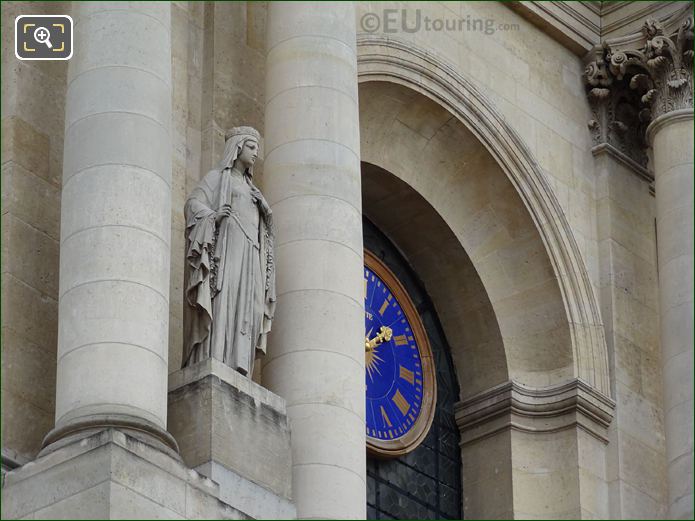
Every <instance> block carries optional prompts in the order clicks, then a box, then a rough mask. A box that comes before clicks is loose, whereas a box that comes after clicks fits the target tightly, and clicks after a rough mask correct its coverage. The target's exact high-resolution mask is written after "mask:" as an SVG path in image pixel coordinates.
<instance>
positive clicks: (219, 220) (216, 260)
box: [183, 127, 275, 378]
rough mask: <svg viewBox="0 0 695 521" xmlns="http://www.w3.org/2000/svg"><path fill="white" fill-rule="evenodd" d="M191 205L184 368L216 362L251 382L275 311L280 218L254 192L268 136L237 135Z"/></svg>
mask: <svg viewBox="0 0 695 521" xmlns="http://www.w3.org/2000/svg"><path fill="white" fill-rule="evenodd" d="M225 141H226V144H225V150H224V157H223V158H222V161H221V162H220V163H219V165H218V166H217V168H215V169H213V170H211V171H210V172H208V174H207V175H206V176H205V177H204V178H203V180H202V181H201V182H200V183H199V184H198V186H196V188H195V189H194V190H193V192H192V193H191V195H190V196H189V197H188V199H187V201H186V206H185V209H184V211H185V215H186V266H185V290H184V291H185V298H184V350H183V366H184V367H185V366H188V365H191V364H194V363H196V362H199V361H201V360H204V359H206V358H209V357H212V358H215V359H217V360H220V361H222V362H224V363H225V364H227V365H228V366H230V367H232V368H233V369H235V370H236V371H239V372H240V373H241V374H243V375H247V376H248V377H249V378H250V377H251V373H252V371H253V364H254V361H255V359H256V358H257V357H258V356H261V355H263V354H265V346H266V336H267V334H268V332H269V331H270V324H271V321H272V319H273V312H274V307H275V268H274V263H273V232H272V212H271V210H270V207H269V206H268V203H267V202H266V200H265V199H264V197H263V195H262V194H261V192H260V190H259V189H258V188H256V186H254V184H253V165H254V163H255V162H256V159H257V157H258V151H259V141H260V136H259V134H258V131H256V130H255V129H253V128H251V127H237V128H233V129H231V130H230V131H229V132H227V134H226V136H225Z"/></svg>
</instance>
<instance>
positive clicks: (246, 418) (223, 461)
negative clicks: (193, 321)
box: [168, 359, 296, 519]
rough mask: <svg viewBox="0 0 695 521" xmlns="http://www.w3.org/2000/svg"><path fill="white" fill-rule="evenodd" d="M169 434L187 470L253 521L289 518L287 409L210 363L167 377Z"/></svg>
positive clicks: (291, 512)
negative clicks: (208, 481)
mask: <svg viewBox="0 0 695 521" xmlns="http://www.w3.org/2000/svg"><path fill="white" fill-rule="evenodd" d="M168 426H169V429H170V432H171V433H172V434H173V436H174V437H175V438H176V440H177V441H178V443H179V448H180V452H181V456H182V457H183V459H184V461H185V462H186V464H187V465H188V466H189V467H191V468H193V469H195V470H197V471H198V472H200V473H201V474H203V475H205V476H207V477H209V478H210V479H212V480H214V481H215V482H217V483H218V484H219V486H220V498H222V499H223V500H224V501H225V502H227V503H229V504H230V505H234V507H235V508H238V509H239V510H241V511H243V512H245V513H246V514H248V515H249V516H251V517H253V518H264V519H267V518H284V519H288V518H294V517H295V515H296V512H295V508H294V505H293V504H292V502H291V500H290V497H291V488H292V458H291V452H290V430H289V426H288V423H287V416H286V413H285V401H284V400H283V399H282V398H280V397H279V396H277V395H275V394H273V393H271V392H270V391H268V390H267V389H265V388H263V387H261V386H260V385H258V384H256V383H254V382H252V381H251V380H249V379H248V378H245V377H244V376H242V375H240V374H239V373H237V372H236V371H234V370H232V369H231V368H229V367H227V366H226V365H224V364H222V363H220V362H218V361H217V360H214V359H208V360H205V361H203V362H200V363H198V364H195V365H193V366H190V367H186V368H184V369H181V370H180V371H177V372H175V373H173V374H172V375H171V376H170V377H169V421H168Z"/></svg>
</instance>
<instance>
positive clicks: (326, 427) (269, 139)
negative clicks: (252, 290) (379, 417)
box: [263, 2, 366, 518]
mask: <svg viewBox="0 0 695 521" xmlns="http://www.w3.org/2000/svg"><path fill="white" fill-rule="evenodd" d="M267 33H268V40H267V58H266V60H267V61H266V74H267V79H266V112H265V116H266V119H265V134H266V139H265V166H264V187H263V188H264V190H265V193H266V194H267V197H268V200H269V202H270V204H271V206H272V208H273V212H274V218H275V224H276V252H277V284H278V303H277V313H276V319H275V322H274V323H273V331H272V333H271V336H270V345H269V348H268V356H267V357H266V359H265V360H264V362H263V384H264V385H267V386H268V387H269V388H270V389H272V390H273V391H274V392H276V393H278V394H279V395H280V396H282V397H284V398H285V399H286V400H287V413H288V416H289V419H290V426H291V432H292V458H293V478H292V479H293V495H294V498H293V499H294V501H295V502H296V506H297V515H298V516H299V517H301V518H364V517H365V516H366V497H365V494H366V485H365V479H366V478H365V473H366V469H365V466H366V463H365V434H364V432H365V426H364V407H365V395H364V385H365V384H364V353H363V347H362V346H363V344H364V304H363V278H364V277H363V251H362V220H361V219H362V209H361V194H360V165H359V121H358V105H357V63H356V33H355V20H354V6H353V4H352V2H347V3H342V2H340V3H338V2H336V3H335V4H331V5H323V4H322V5H320V6H318V7H317V4H316V3H311V2H306V3H305V2H301V3H295V2H292V3H285V2H277V3H276V2H273V3H271V4H269V13H268V29H267Z"/></svg>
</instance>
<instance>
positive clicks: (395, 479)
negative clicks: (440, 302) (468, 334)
mask: <svg viewBox="0 0 695 521" xmlns="http://www.w3.org/2000/svg"><path fill="white" fill-rule="evenodd" d="M363 230H364V247H365V248H366V249H368V250H370V251H372V252H373V253H374V254H376V255H377V256H378V257H379V258H381V259H382V260H383V261H384V262H385V263H386V264H387V266H388V267H389V268H390V269H391V271H393V272H394V274H395V275H396V276H397V277H398V278H399V279H400V281H401V283H402V284H403V286H404V287H405V289H406V290H407V291H408V294H409V295H410V297H411V299H412V300H413V303H414V304H415V306H416V307H417V310H418V313H419V314H420V317H421V318H422V322H423V324H424V325H425V329H426V332H427V335H428V337H429V341H430V345H431V348H432V355H433V357H434V362H435V366H436V374H437V408H436V411H435V416H434V421H433V422H432V428H431V429H430V432H429V434H428V435H427V437H426V438H425V440H424V441H423V443H422V444H421V445H420V446H419V447H418V448H417V449H415V450H414V451H413V452H411V453H410V454H406V455H405V456H401V457H400V458H397V459H392V460H380V459H376V458H372V457H368V458H367V517H368V518H369V519H461V518H463V511H462V508H461V449H460V448H459V433H458V428H457V427H456V422H455V421H454V403H455V402H456V400H457V399H458V395H459V388H458V383H457V380H456V374H455V372H454V365H453V362H452V360H451V354H450V351H449V346H448V344H447V342H446V338H445V337H444V332H443V331H442V328H441V325H440V324H439V320H438V318H437V315H436V313H435V310H434V306H433V305H432V302H431V301H430V299H429V297H428V296H427V293H426V292H425V290H424V288H423V286H422V284H421V283H420V281H419V280H418V278H417V276H416V275H415V273H413V271H412V270H411V269H410V267H409V266H408V264H407V262H406V261H405V259H404V258H403V256H402V255H400V253H399V252H398V250H397V248H396V247H395V246H394V245H393V244H392V243H391V242H390V241H389V240H388V239H387V238H386V237H385V236H384V235H383V234H382V233H381V232H380V231H379V230H378V229H377V228H376V227H375V226H374V225H373V224H372V223H370V222H369V221H368V220H367V219H364V223H363Z"/></svg>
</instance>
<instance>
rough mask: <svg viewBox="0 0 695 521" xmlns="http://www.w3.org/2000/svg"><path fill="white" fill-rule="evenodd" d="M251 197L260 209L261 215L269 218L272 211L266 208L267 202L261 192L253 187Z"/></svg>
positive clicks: (268, 207)
mask: <svg viewBox="0 0 695 521" xmlns="http://www.w3.org/2000/svg"><path fill="white" fill-rule="evenodd" d="M251 197H253V200H254V201H255V202H256V203H257V204H258V205H259V206H260V207H261V211H262V212H263V214H264V215H266V216H268V217H270V215H271V214H272V213H273V211H272V210H271V209H270V206H268V202H267V201H266V200H265V197H263V194H262V193H261V191H260V190H259V189H258V188H256V187H255V186H254V187H253V188H252V189H251Z"/></svg>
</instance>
